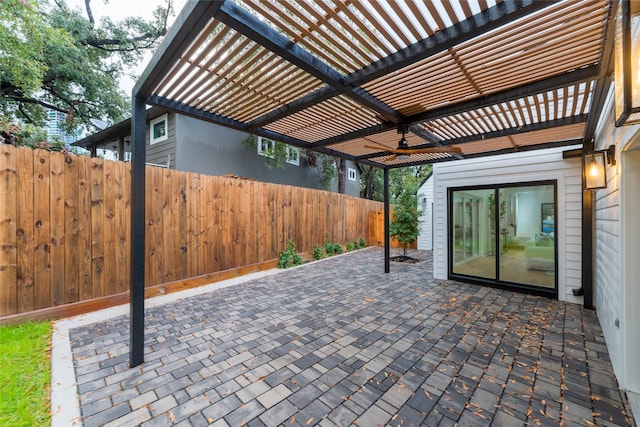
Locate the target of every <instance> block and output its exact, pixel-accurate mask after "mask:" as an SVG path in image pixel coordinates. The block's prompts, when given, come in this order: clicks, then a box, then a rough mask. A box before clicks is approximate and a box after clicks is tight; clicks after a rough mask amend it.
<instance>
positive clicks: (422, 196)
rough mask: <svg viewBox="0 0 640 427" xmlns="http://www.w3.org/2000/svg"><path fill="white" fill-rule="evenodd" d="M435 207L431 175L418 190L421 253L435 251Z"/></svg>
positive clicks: (419, 245) (419, 247)
mask: <svg viewBox="0 0 640 427" xmlns="http://www.w3.org/2000/svg"><path fill="white" fill-rule="evenodd" d="M433 206H434V204H433V175H431V176H430V177H429V178H428V179H427V180H426V181H425V182H424V184H422V186H421V187H420V188H419V189H418V209H419V210H420V211H421V215H420V217H419V221H420V234H419V235H418V249H419V250H421V251H430V250H432V249H433V236H432V231H433V221H432V219H433Z"/></svg>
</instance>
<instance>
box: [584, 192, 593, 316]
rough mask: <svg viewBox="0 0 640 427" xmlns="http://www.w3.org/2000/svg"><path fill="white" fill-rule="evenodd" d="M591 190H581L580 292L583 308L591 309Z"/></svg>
mask: <svg viewBox="0 0 640 427" xmlns="http://www.w3.org/2000/svg"><path fill="white" fill-rule="evenodd" d="M593 219H594V218H593V190H582V291H583V293H584V308H589V309H593V308H594V305H593V271H594V269H595V258H594V256H593V255H594V250H593V245H594V243H595V239H594V232H593V228H594V222H593Z"/></svg>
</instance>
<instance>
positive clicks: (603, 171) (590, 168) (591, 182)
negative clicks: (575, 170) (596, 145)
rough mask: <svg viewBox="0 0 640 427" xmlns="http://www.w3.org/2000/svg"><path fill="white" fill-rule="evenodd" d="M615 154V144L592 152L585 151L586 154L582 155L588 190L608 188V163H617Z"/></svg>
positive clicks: (585, 185) (584, 176)
mask: <svg viewBox="0 0 640 427" xmlns="http://www.w3.org/2000/svg"><path fill="white" fill-rule="evenodd" d="M615 156H616V148H615V146H613V145H611V146H609V148H607V149H606V150H599V151H593V152H591V153H585V155H584V156H582V176H583V181H584V188H585V189H586V190H595V189H598V188H606V186H607V168H606V165H607V164H609V165H612V166H613V165H615V164H616V157H615Z"/></svg>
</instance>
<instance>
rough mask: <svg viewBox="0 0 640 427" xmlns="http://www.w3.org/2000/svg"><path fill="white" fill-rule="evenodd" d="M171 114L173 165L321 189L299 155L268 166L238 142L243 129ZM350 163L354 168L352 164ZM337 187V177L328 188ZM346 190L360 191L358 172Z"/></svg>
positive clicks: (352, 192)
mask: <svg viewBox="0 0 640 427" xmlns="http://www.w3.org/2000/svg"><path fill="white" fill-rule="evenodd" d="M173 117H174V118H175V134H174V135H175V136H176V137H177V140H178V141H179V143H178V144H174V146H175V151H176V155H175V157H176V164H175V168H176V169H179V170H183V171H190V172H196V173H204V174H209V175H226V174H235V175H239V176H242V177H245V178H253V179H256V180H259V181H266V182H272V183H275V184H287V185H296V186H299V187H307V188H315V189H322V185H321V176H320V174H319V173H318V172H317V171H316V170H315V169H314V168H311V167H307V164H306V160H305V159H303V158H302V157H301V158H300V165H299V166H296V165H292V164H285V167H284V169H281V168H271V169H269V168H268V167H267V166H266V165H265V159H264V157H263V156H260V155H258V154H257V151H256V150H255V149H250V148H248V147H246V146H245V145H243V144H242V143H241V142H242V141H243V140H244V139H245V138H246V137H247V134H246V133H244V132H240V131H236V130H234V129H230V128H225V127H222V126H216V125H212V124H211V123H207V122H204V121H202V120H197V119H193V118H191V117H187V116H181V115H178V116H175V115H173ZM351 167H354V168H355V166H353V165H352V164H351ZM345 179H346V178H345ZM337 189H338V184H337V180H336V181H335V182H334V183H333V186H332V189H331V190H332V191H337ZM346 190H347V191H346V194H348V195H351V196H356V197H358V196H359V195H360V186H359V176H358V177H357V180H356V182H355V183H354V182H350V181H348V180H347V186H346Z"/></svg>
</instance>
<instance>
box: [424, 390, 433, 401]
mask: <svg viewBox="0 0 640 427" xmlns="http://www.w3.org/2000/svg"><path fill="white" fill-rule="evenodd" d="M422 391H424V394H426V395H427V397H428V398H429V400H433V398H432V397H431V395H430V394H429V392H428V391H427V390H424V389H423V390H422Z"/></svg>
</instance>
